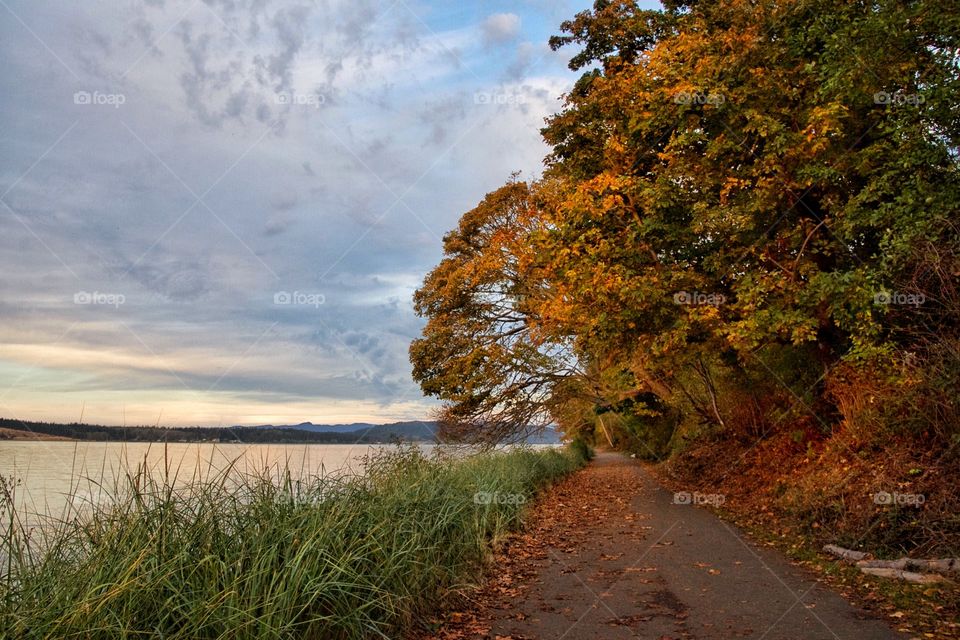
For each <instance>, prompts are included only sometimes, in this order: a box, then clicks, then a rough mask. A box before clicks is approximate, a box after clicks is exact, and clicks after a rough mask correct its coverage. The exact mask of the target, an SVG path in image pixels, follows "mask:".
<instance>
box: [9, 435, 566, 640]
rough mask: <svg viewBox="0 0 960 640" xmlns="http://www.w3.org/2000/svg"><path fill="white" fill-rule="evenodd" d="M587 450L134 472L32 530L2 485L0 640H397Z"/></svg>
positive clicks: (413, 453)
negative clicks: (190, 478)
mask: <svg viewBox="0 0 960 640" xmlns="http://www.w3.org/2000/svg"><path fill="white" fill-rule="evenodd" d="M584 461H585V460H584V456H583V453H582V451H579V450H577V451H575V450H567V451H560V450H542V451H532V450H523V449H521V450H511V451H504V452H486V453H481V454H476V455H472V456H469V457H466V458H452V457H444V456H439V455H437V456H433V457H431V458H428V457H426V456H424V455H423V454H421V453H420V452H419V451H418V450H416V449H401V450H398V451H394V452H391V453H389V454H381V455H378V456H376V457H373V458H371V459H369V460H368V461H367V463H366V473H365V474H363V475H359V476H352V477H348V476H342V477H334V476H325V477H314V478H312V479H310V480H308V481H298V480H294V479H293V478H292V477H291V474H290V473H289V472H280V473H278V472H277V471H276V470H274V472H272V473H271V472H263V473H257V474H251V473H237V472H236V471H235V470H226V471H224V472H221V473H219V474H218V475H217V477H216V478H213V479H209V478H208V479H206V480H204V481H196V482H193V483H190V484H187V485H186V486H182V483H180V484H179V485H177V486H175V485H174V483H173V482H171V481H170V480H169V479H158V478H157V477H156V474H151V473H148V472H147V471H146V470H145V469H138V470H136V471H134V472H131V473H129V474H127V475H126V476H124V477H123V478H122V479H121V481H120V482H118V483H117V486H115V487H113V488H112V490H111V491H110V492H109V497H108V499H107V500H106V501H105V502H99V503H97V504H92V505H90V506H89V507H88V508H87V509H85V510H84V511H83V512H82V514H81V515H79V516H77V517H73V518H70V519H61V520H59V521H57V522H56V523H51V524H50V525H48V526H47V527H44V528H42V529H40V530H30V529H27V528H26V527H25V526H24V525H22V524H21V521H20V518H19V514H18V513H17V511H16V508H15V507H14V506H13V505H14V502H15V501H14V496H13V495H12V493H13V491H15V487H13V486H12V485H9V484H5V486H4V488H3V491H2V495H3V497H0V501H2V502H3V505H2V507H3V511H4V512H5V513H4V514H3V516H4V523H3V524H0V527H3V529H2V534H3V535H2V537H0V544H2V549H0V557H3V558H4V565H5V566H4V567H3V568H2V569H0V572H3V573H4V575H3V577H2V578H0V634H2V635H3V636H4V637H11V638H33V637H37V638H39V637H57V638H64V637H74V638H134V637H136V638H143V637H163V638H237V639H240V638H332V639H336V638H375V637H395V636H396V635H398V634H399V633H402V631H403V630H404V629H405V628H408V627H409V626H410V625H411V624H412V623H413V622H414V620H415V618H416V616H417V615H418V614H421V613H423V612H424V611H425V610H427V609H429V608H431V607H432V606H434V605H435V604H436V603H437V599H438V598H440V597H442V595H443V594H444V592H445V591H447V590H448V589H449V588H450V587H453V586H456V585H458V584H461V583H463V581H464V580H467V579H470V578H471V577H472V576H475V573H476V571H477V569H478V568H479V567H480V565H481V563H482V561H483V558H484V556H485V555H486V554H487V553H488V552H489V549H490V546H491V542H492V541H495V540H496V539H497V538H498V537H500V536H502V535H503V534H504V533H505V532H507V531H508V530H510V529H512V528H515V527H517V526H518V525H519V524H520V521H521V517H522V514H523V510H524V506H525V503H526V502H527V501H528V500H529V499H530V498H532V497H533V496H534V494H535V493H536V492H537V491H538V490H539V489H541V488H542V487H544V486H545V485H547V484H548V483H550V482H552V481H554V480H556V479H557V478H559V477H561V476H563V475H565V474H567V473H569V472H571V471H572V470H574V469H576V468H577V467H578V466H580V465H582V464H583V463H584Z"/></svg>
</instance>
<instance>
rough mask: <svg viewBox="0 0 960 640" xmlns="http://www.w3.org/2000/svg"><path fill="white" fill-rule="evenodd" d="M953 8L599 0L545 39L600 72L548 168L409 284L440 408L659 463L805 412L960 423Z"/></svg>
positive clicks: (509, 189) (497, 197)
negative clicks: (687, 446)
mask: <svg viewBox="0 0 960 640" xmlns="http://www.w3.org/2000/svg"><path fill="white" fill-rule="evenodd" d="M951 5H952V3H943V2H939V1H937V2H934V1H932V0H918V1H916V2H896V1H892V2H870V3H866V2H860V1H852V0H841V1H837V0H830V1H829V2H828V1H825V0H808V1H802V0H790V1H788V2H770V1H766V0H761V1H759V2H747V1H744V0H724V1H720V2H696V1H693V2H673V1H668V2H665V3H664V9H663V10H657V11H651V10H641V9H640V8H638V7H637V6H636V3H634V2H627V1H621V2H610V1H603V0H598V1H597V2H596V3H595V5H594V8H593V10H591V11H585V12H582V13H580V14H578V15H577V16H576V17H575V18H574V19H572V20H570V21H567V22H565V23H564V24H563V25H562V27H561V28H562V32H563V33H562V35H559V36H555V37H554V38H552V39H551V41H550V44H551V46H552V47H553V48H555V49H560V48H564V47H572V48H574V49H575V54H574V55H573V57H572V59H571V62H570V67H571V68H572V69H575V70H581V71H582V72H583V73H582V76H581V77H580V79H579V81H578V82H577V83H576V85H575V86H574V87H573V89H572V90H571V91H570V93H569V94H568V95H567V96H566V100H565V106H564V108H563V110H562V111H561V112H560V113H558V114H557V115H556V116H554V117H552V118H550V119H549V120H548V122H547V125H546V127H545V128H544V129H543V136H544V139H545V140H546V141H547V142H548V143H549V144H550V145H551V147H552V152H551V154H550V155H549V157H548V158H547V170H546V172H545V174H544V176H543V177H542V179H540V180H539V181H537V182H535V183H533V184H526V183H523V182H519V181H518V180H517V179H516V178H514V179H512V180H511V181H510V182H509V183H508V184H507V185H505V186H504V187H502V188H501V189H499V190H498V191H495V192H494V193H491V194H490V195H488V196H487V198H486V199H485V200H484V201H483V202H482V203H481V204H480V205H479V206H478V207H477V208H476V209H474V210H473V211H471V212H469V213H467V214H466V215H465V216H464V217H463V219H462V220H461V224H460V227H459V229H458V230H456V231H454V232H453V233H451V234H450V235H449V236H448V237H447V239H446V242H445V246H444V249H445V253H446V256H447V257H446V258H445V259H444V260H443V262H442V263H441V264H440V265H439V266H438V267H437V268H436V269H435V270H434V271H433V272H432V273H431V274H430V275H429V276H428V277H427V279H426V281H425V283H424V285H423V287H422V289H421V290H420V291H419V292H418V293H417V298H416V304H417V311H418V312H419V313H420V314H422V315H423V316H425V317H427V319H428V324H427V328H426V330H425V332H424V337H423V338H422V339H420V340H418V341H416V342H415V343H414V344H413V346H412V348H411V356H412V360H413V363H414V375H415V377H416V378H417V379H418V380H419V381H420V382H421V384H422V386H423V389H424V391H425V392H427V393H428V394H431V395H434V396H437V397H439V398H441V399H442V400H444V401H446V403H447V404H446V405H445V406H446V408H445V410H444V415H443V416H442V417H443V419H444V420H445V421H446V422H447V423H448V424H449V425H451V427H459V428H457V429H453V430H454V431H456V432H458V433H460V434H466V435H471V434H472V435H473V436H476V437H483V438H489V437H491V436H496V437H500V436H502V435H503V434H505V433H508V432H510V430H511V429H513V430H514V431H516V430H518V429H522V428H525V427H526V426H528V425H536V424H543V423H544V422H546V421H551V420H552V421H555V422H558V423H559V424H560V425H561V426H562V427H563V428H564V429H565V430H567V431H568V432H570V433H578V434H586V435H591V434H594V433H596V432H602V433H603V436H602V437H603V438H606V439H608V440H609V441H610V443H611V444H612V443H614V441H618V442H620V443H624V444H625V445H626V446H631V447H634V448H640V449H642V450H645V451H648V452H650V453H651V454H652V455H660V454H661V453H662V452H663V451H665V450H666V448H668V447H669V446H670V443H671V441H673V440H675V437H676V435H677V432H678V429H679V430H680V431H682V430H684V429H686V430H690V429H704V428H706V429H714V428H720V429H726V430H728V431H729V430H732V431H738V430H739V431H749V432H751V433H755V434H759V433H763V432H764V431H765V430H767V429H769V428H772V427H773V426H774V424H775V423H777V422H779V421H781V420H783V419H784V418H785V417H791V418H793V419H799V418H800V417H801V415H802V416H805V417H806V419H807V420H808V421H813V422H815V424H816V428H818V429H820V430H823V431H830V430H831V429H834V428H835V427H836V426H837V425H838V424H841V423H842V422H844V421H847V422H852V421H860V422H864V421H872V422H879V423H883V424H886V425H892V424H894V423H895V424H896V425H897V428H901V429H902V428H914V429H916V430H917V431H918V433H924V434H927V435H928V436H930V437H931V438H932V439H934V440H937V441H938V442H942V443H944V444H946V443H947V442H949V441H950V440H951V439H952V438H956V437H957V434H958V432H960V427H958V424H957V423H958V417H960V408H958V404H957V398H956V395H957V394H956V389H957V388H960V387H958V382H960V334H958V317H960V298H958V290H957V282H958V279H960V234H958V223H960V220H958V216H957V212H958V204H960V181H958V179H957V178H958V142H960V101H958V97H960V12H957V11H956V6H951ZM951 389H952V391H951ZM878 395H879V396H880V397H882V398H884V399H885V400H887V401H888V402H884V403H882V405H883V406H882V407H878V406H872V407H871V406H869V405H871V404H873V400H872V399H871V400H869V402H865V401H864V398H865V397H869V398H874V397H876V396H878ZM925 403H932V406H930V407H927V409H928V410H924V406H926V404H925ZM921 405H922V406H921ZM790 411H793V412H794V415H791V416H788V414H789V413H790ZM607 417H609V419H606V418H607ZM490 425H496V426H495V428H488V427H489V426H490ZM681 427H682V428H681Z"/></svg>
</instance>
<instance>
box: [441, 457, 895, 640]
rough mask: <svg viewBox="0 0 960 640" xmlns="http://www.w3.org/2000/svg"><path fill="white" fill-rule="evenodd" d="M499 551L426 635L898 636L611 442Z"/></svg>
mask: <svg viewBox="0 0 960 640" xmlns="http://www.w3.org/2000/svg"><path fill="white" fill-rule="evenodd" d="M500 560H501V564H500V565H498V567H497V574H496V576H495V577H494V578H493V579H492V580H491V582H490V583H488V584H487V585H486V586H485V587H483V589H482V590H481V591H480V592H479V593H478V594H475V595H471V599H474V598H475V600H476V603H477V606H476V607H475V608H474V609H473V610H470V611H464V612H454V613H450V614H448V615H447V616H446V618H445V620H444V621H443V624H442V625H441V626H440V629H439V631H438V632H437V633H436V634H435V635H434V636H433V637H436V638H444V639H449V638H464V637H469V638H484V637H486V638H514V639H523V638H544V639H547V638H552V639H559V638H598V639H607V638H610V639H614V638H654V639H660V640H662V639H663V638H676V639H679V638H700V639H705V640H706V639H714V638H716V639H718V640H719V639H729V638H764V639H767V640H801V639H802V640H818V639H821V638H822V639H824V640H827V639H830V640H834V639H837V638H843V639H846V638H867V639H877V640H880V639H895V638H906V637H908V636H906V635H903V634H900V633H898V632H896V631H894V630H892V629H890V628H889V627H888V626H887V625H886V624H885V623H884V622H882V621H879V620H876V619H873V618H871V617H869V615H868V614H866V613H864V612H862V611H859V610H857V609H855V608H854V607H853V606H851V605H850V604H849V603H848V602H847V601H845V600H844V599H843V598H842V597H840V596H839V595H838V594H836V593H834V592H833V591H831V590H829V589H828V588H826V587H824V586H822V585H820V584H819V583H818V582H817V581H816V580H814V579H813V578H812V576H811V575H810V574H809V573H807V572H805V571H804V570H802V569H800V568H798V567H796V566H794V565H791V564H790V563H789V562H788V561H787V560H786V559H785V558H784V557H783V556H781V555H780V554H779V553H777V552H776V551H773V550H770V549H766V548H759V547H756V546H754V545H752V544H751V543H750V542H749V541H747V540H746V539H745V538H744V537H743V536H742V535H741V534H740V532H739V531H738V530H737V529H736V528H735V527H733V526H731V525H729V524H728V523H726V522H724V521H722V520H720V519H719V518H717V517H716V516H715V515H713V514H712V513H710V512H709V511H707V510H706V509H702V508H698V507H694V506H691V505H689V504H674V503H673V494H672V493H668V492H667V491H666V490H664V489H662V488H661V487H660V486H659V485H658V484H657V483H656V481H655V480H653V479H652V478H651V477H650V476H649V474H648V473H647V472H646V471H645V470H644V469H643V468H642V467H641V466H640V465H639V464H637V463H636V462H634V461H632V460H629V459H627V458H625V457H623V456H621V455H619V454H614V453H604V454H600V455H599V456H598V457H597V459H596V460H595V461H594V462H593V464H591V465H590V466H589V467H588V468H587V469H585V470H583V471H581V472H579V473H577V474H575V475H574V476H573V477H571V478H569V479H567V480H565V481H563V482H561V483H560V484H559V485H557V486H556V487H555V488H554V489H553V490H551V491H550V492H549V493H548V494H547V496H546V497H545V498H544V500H543V501H542V502H541V503H539V504H538V506H537V508H536V510H535V513H534V514H533V516H532V519H531V521H530V526H529V527H528V529H527V531H526V532H525V533H524V534H523V535H522V536H519V537H518V538H516V539H515V540H514V541H513V542H512V544H511V545H510V546H509V548H508V549H507V551H506V553H504V554H503V557H502V558H501V559H500Z"/></svg>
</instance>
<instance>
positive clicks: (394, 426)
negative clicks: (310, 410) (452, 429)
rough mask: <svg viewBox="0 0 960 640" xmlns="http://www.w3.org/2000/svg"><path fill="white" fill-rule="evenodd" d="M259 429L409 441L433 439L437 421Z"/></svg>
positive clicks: (283, 426)
mask: <svg viewBox="0 0 960 640" xmlns="http://www.w3.org/2000/svg"><path fill="white" fill-rule="evenodd" d="M256 428H257V429H293V430H297V431H307V432H312V433H337V434H354V435H357V436H360V435H363V436H364V437H372V438H378V439H379V438H386V439H387V440H395V439H398V438H400V439H403V440H407V441H433V440H436V438H437V423H436V422H421V421H419V420H411V421H407V422H392V423H390V424H370V423H367V422H353V423H351V424H313V423H312V422H301V423H300V424H292V425H262V426H260V427H256Z"/></svg>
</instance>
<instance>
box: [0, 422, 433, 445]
mask: <svg viewBox="0 0 960 640" xmlns="http://www.w3.org/2000/svg"><path fill="white" fill-rule="evenodd" d="M389 426H390V425H378V426H376V427H372V428H369V429H359V430H357V431H351V432H341V433H318V432H313V431H304V430H301V429H291V428H273V427H267V428H264V427H182V428H167V427H144V426H140V427H118V426H112V427H109V426H103V425H97V424H80V423H77V422H73V423H70V424H58V423H54V422H24V421H22V420H13V419H10V418H0V427H2V428H7V429H14V430H17V431H23V432H26V433H36V434H43V435H48V436H61V437H64V438H72V439H75V440H94V441H102V442H109V441H117V442H243V443H316V444H358V443H359V444H388V443H392V442H396V441H398V440H401V439H402V440H406V441H410V440H417V441H426V440H427V439H426V438H424V437H423V434H415V433H409V434H408V433H400V432H397V431H396V430H393V429H390V428H385V427H389Z"/></svg>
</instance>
